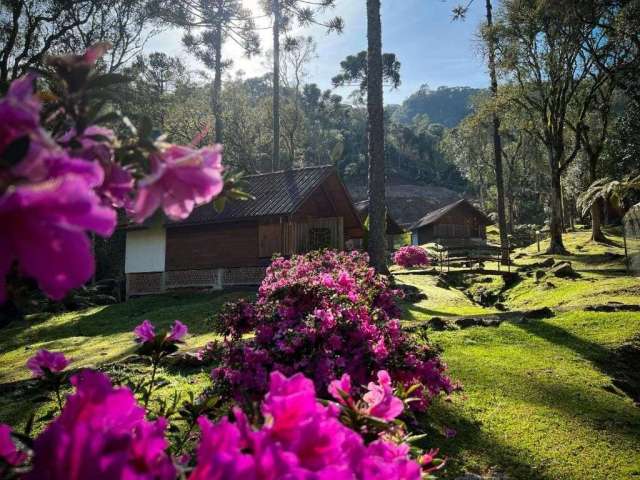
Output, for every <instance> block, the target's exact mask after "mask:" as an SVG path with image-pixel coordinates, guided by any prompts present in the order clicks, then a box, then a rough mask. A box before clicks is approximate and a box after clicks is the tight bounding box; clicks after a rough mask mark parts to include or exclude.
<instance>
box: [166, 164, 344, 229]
mask: <svg viewBox="0 0 640 480" xmlns="http://www.w3.org/2000/svg"><path fill="white" fill-rule="evenodd" d="M335 172H336V169H335V167H334V166H332V165H322V166H318V167H306V168H298V169H292V170H283V171H279V172H270V173H260V174H256V175H247V176H246V177H244V178H243V180H244V185H243V190H244V191H246V192H247V193H248V194H249V195H251V196H252V197H254V199H253V200H243V201H241V200H234V201H228V202H226V205H225V206H224V209H223V210H222V211H221V212H217V211H216V210H215V209H214V208H213V205H212V204H207V205H203V206H201V207H198V208H196V209H195V210H194V211H193V213H192V214H191V215H190V216H189V218H187V219H186V220H182V221H178V222H173V221H170V222H169V223H171V224H172V225H194V224H203V223H219V222H226V221H232V220H240V219H246V218H254V217H267V216H278V215H288V214H292V213H295V212H296V211H297V210H298V208H299V207H300V206H301V205H302V203H303V202H304V201H305V200H307V198H309V196H310V195H311V194H312V193H313V192H314V191H315V190H316V189H317V188H318V187H319V186H320V185H321V184H322V182H324V180H325V179H326V178H327V177H328V176H329V175H331V174H332V173H335Z"/></svg>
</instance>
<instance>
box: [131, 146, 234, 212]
mask: <svg viewBox="0 0 640 480" xmlns="http://www.w3.org/2000/svg"><path fill="white" fill-rule="evenodd" d="M221 160H222V149H221V147H219V146H213V147H205V148H201V149H199V150H194V149H192V148H189V147H181V146H177V145H169V146H168V147H166V148H165V150H164V151H162V152H160V153H157V154H154V155H152V156H151V158H150V161H151V165H152V167H151V169H152V171H151V175H149V176H148V177H146V178H145V179H143V180H141V181H140V182H139V190H138V195H137V197H136V199H135V203H134V205H133V210H134V212H135V216H134V219H135V221H137V222H143V221H144V220H145V219H146V218H148V217H149V216H151V215H152V214H153V212H155V210H156V209H157V208H158V207H159V206H162V208H163V210H164V212H165V213H166V214H167V216H169V217H170V218H172V219H174V220H181V219H184V218H187V217H188V216H189V214H190V213H191V212H192V211H193V209H194V208H195V207H196V206H198V205H203V204H205V203H208V202H210V201H211V200H212V199H213V198H214V197H215V196H216V195H218V194H219V193H220V192H221V191H222V187H223V181H222V164H221Z"/></svg>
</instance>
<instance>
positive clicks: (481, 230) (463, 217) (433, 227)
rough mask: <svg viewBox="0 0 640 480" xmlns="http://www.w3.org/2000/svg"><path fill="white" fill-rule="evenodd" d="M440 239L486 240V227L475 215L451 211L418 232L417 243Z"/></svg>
mask: <svg viewBox="0 0 640 480" xmlns="http://www.w3.org/2000/svg"><path fill="white" fill-rule="evenodd" d="M440 238H483V239H484V238H487V234H486V226H485V225H484V223H483V222H482V221H481V220H480V218H479V217H478V216H477V215H473V214H468V213H466V212H465V211H453V212H450V213H448V214H447V215H445V216H443V217H442V218H440V219H439V220H438V221H437V222H434V223H432V224H429V225H426V226H424V227H422V228H420V229H419V230H418V242H419V243H420V244H424V243H429V242H432V241H434V240H437V239H440Z"/></svg>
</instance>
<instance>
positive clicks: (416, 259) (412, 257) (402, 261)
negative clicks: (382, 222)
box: [393, 245, 429, 268]
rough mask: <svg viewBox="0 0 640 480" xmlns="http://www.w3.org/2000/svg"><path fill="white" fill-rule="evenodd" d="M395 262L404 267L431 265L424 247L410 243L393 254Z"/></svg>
mask: <svg viewBox="0 0 640 480" xmlns="http://www.w3.org/2000/svg"><path fill="white" fill-rule="evenodd" d="M393 262H394V263H395V264H396V265H399V266H401V267H404V268H411V267H425V266H427V265H429V256H428V255H427V252H426V250H425V249H424V248H421V247H418V246H415V245H408V246H406V247H402V248H399V249H398V251H396V253H394V254H393Z"/></svg>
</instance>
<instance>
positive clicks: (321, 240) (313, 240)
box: [309, 227, 332, 250]
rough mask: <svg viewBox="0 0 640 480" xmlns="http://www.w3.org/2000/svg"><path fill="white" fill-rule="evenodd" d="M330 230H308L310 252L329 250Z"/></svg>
mask: <svg viewBox="0 0 640 480" xmlns="http://www.w3.org/2000/svg"><path fill="white" fill-rule="evenodd" d="M331 246H332V242H331V229H330V228H327V227H312V228H310V229H309V247H310V249H311V250H322V249H323V248H330V247H331Z"/></svg>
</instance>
